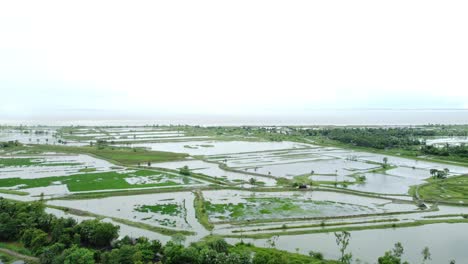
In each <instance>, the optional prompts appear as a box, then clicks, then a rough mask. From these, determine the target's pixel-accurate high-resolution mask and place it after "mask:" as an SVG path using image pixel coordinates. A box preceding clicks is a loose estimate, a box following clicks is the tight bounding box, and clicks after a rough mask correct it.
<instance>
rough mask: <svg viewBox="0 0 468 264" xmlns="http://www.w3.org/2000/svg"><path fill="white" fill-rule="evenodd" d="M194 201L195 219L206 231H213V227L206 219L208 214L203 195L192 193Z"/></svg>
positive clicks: (198, 192) (197, 192)
mask: <svg viewBox="0 0 468 264" xmlns="http://www.w3.org/2000/svg"><path fill="white" fill-rule="evenodd" d="M194 195H195V199H194V201H193V203H194V207H195V217H196V218H197V220H198V222H200V224H201V225H203V226H204V227H205V228H206V229H207V230H213V228H214V226H213V224H212V223H211V222H210V220H209V218H208V213H207V210H206V206H205V204H206V202H205V199H204V198H203V194H202V192H200V191H196V192H194Z"/></svg>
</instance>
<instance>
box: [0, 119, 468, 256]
mask: <svg viewBox="0 0 468 264" xmlns="http://www.w3.org/2000/svg"><path fill="white" fill-rule="evenodd" d="M42 130H44V131H45V132H34V131H42ZM42 130H40V129H39V128H37V127H21V128H13V127H8V128H4V129H2V130H1V131H0V141H5V142H8V141H13V142H11V143H9V144H5V147H2V148H0V196H2V197H4V198H8V199H16V200H28V201H29V200H42V201H44V203H45V205H46V206H47V207H48V209H47V210H48V212H50V213H53V214H56V215H60V216H63V215H67V216H73V217H74V218H75V219H76V220H77V221H83V220H84V219H99V220H102V221H107V222H112V223H115V224H118V225H120V226H121V229H120V236H125V235H130V236H139V235H145V234H148V235H147V236H150V237H151V238H154V239H160V240H162V241H169V240H171V237H173V236H177V235H182V236H184V238H185V239H184V241H186V243H189V242H193V241H197V240H199V239H202V238H204V237H207V236H212V235H216V236H221V237H224V238H227V239H228V240H229V241H230V242H232V243H235V242H239V241H247V242H252V243H254V244H256V245H258V246H264V247H265V246H271V242H272V240H274V241H276V243H275V247H277V248H279V249H284V250H288V251H292V252H295V251H298V252H300V253H303V254H307V253H308V252H309V251H311V250H312V251H320V252H323V253H324V254H325V257H326V258H333V259H336V258H338V255H337V249H336V245H335V247H333V245H332V244H333V239H334V236H333V234H332V233H333V232H340V231H350V232H351V235H352V240H351V244H352V245H353V246H351V249H352V250H353V255H354V256H356V258H359V259H361V260H363V261H365V262H373V261H374V260H375V257H376V256H380V255H383V253H384V252H383V251H385V250H388V249H389V248H390V247H391V246H392V245H393V244H394V243H396V242H398V241H401V242H406V243H413V242H414V241H413V240H412V239H411V236H412V235H414V234H421V233H423V232H424V230H427V229H430V228H431V226H432V227H433V228H434V229H435V230H437V231H436V232H434V234H433V235H431V234H430V233H427V232H426V233H425V234H424V237H425V239H427V240H438V239H440V234H442V233H443V232H444V230H447V232H448V233H450V234H455V233H456V230H457V229H463V230H464V229H466V223H467V222H468V220H467V219H466V217H465V216H466V215H468V207H465V206H468V204H467V203H468V201H467V199H466V196H465V195H466V189H467V188H466V187H464V186H465V185H466V184H467V183H466V180H465V179H466V177H467V176H464V175H465V174H467V173H468V166H467V164H466V163H462V162H440V161H439V160H436V159H433V158H431V157H428V156H414V157H411V156H409V155H404V154H405V152H403V151H402V152H401V153H402V154H400V153H395V152H386V151H385V150H383V151H373V150H372V149H363V148H361V149H358V148H356V147H353V146H346V145H343V144H334V145H333V144H331V143H330V142H328V141H327V142H325V141H323V140H322V141H321V140H316V139H314V138H307V137H298V136H294V137H293V136H289V137H288V136H284V133H282V132H281V131H279V132H278V131H276V132H274V134H273V133H272V132H268V133H263V132H262V133H263V134H262V133H260V132H252V130H251V129H247V128H224V129H223V128H216V129H213V130H214V132H213V131H211V130H209V129H203V128H196V127H186V126H167V127H164V126H141V127H50V128H47V129H42ZM258 130H259V131H265V130H266V131H269V130H268V129H265V128H259V129H258ZM25 131H26V132H25ZM232 131H234V132H232ZM272 134H273V135H276V134H278V135H280V136H281V139H282V140H277V139H276V138H274V137H273V136H272ZM32 135H34V136H32ZM36 135H37V136H36ZM273 139H274V140H273ZM15 140H17V142H16V143H15V142H14V141H15ZM437 173H439V174H437ZM437 175H442V176H443V177H441V178H443V179H438V178H437V177H436V176H437ZM449 223H450V224H452V225H449ZM448 226H450V227H448ZM381 234H385V235H382V236H385V237H387V238H388V239H386V241H385V243H382V245H385V247H384V246H375V245H374V246H373V245H372V241H371V240H372V239H366V238H370V237H379V236H381ZM457 237H458V236H457ZM354 239H355V240H356V242H354ZM459 239H460V243H462V244H467V243H468V240H467V239H466V238H463V237H460V238H459ZM320 241H324V242H323V243H321V242H320ZM268 243H270V245H267V244H268ZM353 243H354V244H353ZM450 245H451V243H448V242H447V243H446V244H443V243H442V244H434V243H431V244H430V245H429V246H431V252H432V253H433V255H434V260H437V261H441V260H443V259H444V258H448V256H447V254H446V253H444V252H447V250H450V249H449V248H448V247H450ZM362 248H373V250H374V251H376V252H365V251H362V250H361V249H362ZM410 248H415V247H414V245H412V246H410ZM414 250H419V251H420V249H414ZM380 251H382V252H380ZM417 254H419V252H418V253H417ZM405 256H407V258H408V259H410V260H411V261H415V260H416V256H415V254H413V253H408V254H407V255H405ZM436 256H437V257H436ZM450 256H451V257H452V258H454V259H456V260H457V263H463V262H464V261H468V254H467V253H466V252H465V251H463V250H459V251H456V252H454V253H453V254H452V255H450ZM432 263H438V262H432Z"/></svg>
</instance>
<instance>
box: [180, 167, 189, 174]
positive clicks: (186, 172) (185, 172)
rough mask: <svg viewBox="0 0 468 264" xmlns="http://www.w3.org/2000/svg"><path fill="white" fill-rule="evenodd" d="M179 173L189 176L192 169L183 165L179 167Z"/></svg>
mask: <svg viewBox="0 0 468 264" xmlns="http://www.w3.org/2000/svg"><path fill="white" fill-rule="evenodd" d="M179 173H180V174H182V175H186V176H189V175H190V169H189V167H188V166H187V165H185V166H183V167H182V168H180V169H179Z"/></svg>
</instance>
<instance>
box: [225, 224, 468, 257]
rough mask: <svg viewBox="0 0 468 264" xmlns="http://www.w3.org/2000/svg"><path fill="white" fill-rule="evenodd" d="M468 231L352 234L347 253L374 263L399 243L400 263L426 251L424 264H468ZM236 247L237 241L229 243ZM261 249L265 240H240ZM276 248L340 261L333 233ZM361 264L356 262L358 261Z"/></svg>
mask: <svg viewBox="0 0 468 264" xmlns="http://www.w3.org/2000/svg"><path fill="white" fill-rule="evenodd" d="M467 236H468V229H467V228H466V224H434V225H426V226H418V227H408V228H396V229H383V230H382V229H377V230H363V231H353V232H352V233H351V239H350V245H349V251H350V252H352V253H353V259H354V260H355V261H354V262H353V263H376V262H377V258H378V257H380V256H383V255H384V253H385V251H388V250H390V249H392V248H393V246H394V244H395V243H397V242H401V243H402V244H403V246H404V249H405V250H404V252H405V253H404V255H403V260H405V261H410V263H421V261H422V256H421V251H422V249H423V248H424V247H426V246H427V247H429V248H430V252H431V256H432V260H430V261H428V262H426V263H433V264H439V263H449V262H450V260H452V259H453V260H455V261H456V263H468V252H467V251H466V250H465V247H466V242H465V241H466V237H467ZM228 241H230V242H231V243H235V242H236V241H238V240H236V239H228ZM243 241H244V242H252V243H253V244H255V245H257V246H260V247H268V246H269V243H268V241H267V239H256V240H254V239H243ZM376 241H378V243H376ZM275 245H276V247H277V248H280V249H284V250H288V251H290V252H297V251H299V252H300V253H303V254H308V253H309V251H314V252H322V253H323V254H324V257H325V258H330V259H337V258H339V256H340V255H339V254H340V253H339V249H338V247H337V245H336V241H335V235H334V234H333V233H323V234H306V235H294V236H279V237H277V238H275ZM358 259H359V260H361V261H362V262H357V260H358Z"/></svg>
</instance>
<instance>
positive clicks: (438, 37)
mask: <svg viewBox="0 0 468 264" xmlns="http://www.w3.org/2000/svg"><path fill="white" fill-rule="evenodd" d="M467 14H468V2H467V1H427V0H424V1H408V0H405V1H398V0H397V1H376V0H372V1H310V0H305V1H301V0H298V1H285V0H284V1H275V0H266V1H256V0H236V1H220V0H213V1H203V0H202V1H193V0H191V1H154V0H152V1H115V0H113V1H75V2H72V1H1V2H0V91H1V97H2V100H1V103H0V119H1V117H5V116H8V117H12V116H16V115H20V116H28V115H40V114H42V113H44V115H46V114H50V113H54V112H62V113H67V112H70V113H78V112H80V113H84V114H90V113H93V112H96V113H99V112H106V113H115V114H116V115H119V114H125V115H133V114H134V115H138V114H139V113H146V114H148V113H149V114H152V113H158V114H161V113H163V114H184V113H195V114H207V113H208V114H213V113H216V114H250V113H259V114H270V115H274V114H282V115H284V114H306V113H307V112H308V111H312V110H315V109H323V108H325V109H329V108H468V49H467V47H468V34H467V32H468V16H467Z"/></svg>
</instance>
